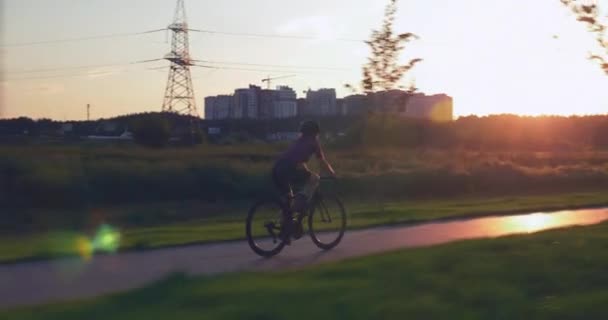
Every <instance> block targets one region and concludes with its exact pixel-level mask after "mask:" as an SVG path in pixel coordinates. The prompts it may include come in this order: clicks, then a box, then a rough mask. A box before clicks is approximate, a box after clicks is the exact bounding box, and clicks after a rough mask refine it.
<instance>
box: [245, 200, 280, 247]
mask: <svg viewBox="0 0 608 320" xmlns="http://www.w3.org/2000/svg"><path fill="white" fill-rule="evenodd" d="M283 212H284V208H283V205H282V204H281V202H280V201H278V200H264V201H259V202H257V203H256V204H254V205H253V207H251V209H250V210H249V214H248V215H247V222H246V231H245V232H246V235H247V242H248V243H249V247H251V249H252V250H253V252H255V253H256V254H258V255H260V256H262V257H265V258H269V257H272V256H274V255H277V254H279V252H281V250H283V247H284V246H285V242H284V241H282V240H281V238H280V234H281V230H282V228H283V226H282V225H281V222H282V221H283V219H282V215H283Z"/></svg>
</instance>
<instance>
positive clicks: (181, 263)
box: [0, 209, 608, 308]
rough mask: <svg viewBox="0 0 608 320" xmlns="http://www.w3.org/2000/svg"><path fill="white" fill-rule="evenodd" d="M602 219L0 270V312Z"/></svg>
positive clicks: (373, 234) (354, 236) (551, 217)
mask: <svg viewBox="0 0 608 320" xmlns="http://www.w3.org/2000/svg"><path fill="white" fill-rule="evenodd" d="M605 220H608V209H593V210H578V211H563V212H557V213H552V214H530V215H518V216H510V217H491V218H480V219H472V220H464V221H455V222H444V223H429V224H421V225H416V226H409V227H404V226H402V227H382V228H373V229H367V230H357V231H349V232H347V234H346V236H345V237H344V239H343V241H342V243H341V244H340V245H339V246H338V247H337V248H335V249H334V250H332V251H329V252H321V251H319V249H317V248H316V247H315V246H314V245H313V243H312V242H311V241H310V239H309V238H307V237H305V238H302V239H301V240H299V241H296V242H294V244H293V245H292V246H290V247H286V248H285V249H284V250H283V252H282V253H281V254H280V255H279V256H277V257H275V258H272V259H262V258H259V257H257V256H256V255H254V254H253V252H252V251H251V250H250V249H249V247H248V245H247V243H246V242H230V243H220V244H208V245H198V246H189V247H181V248H171V249H160V250H153V251H144V252H130V253H122V254H117V255H105V256H98V257H95V258H94V259H93V260H91V261H89V262H83V261H82V260H80V259H62V260H55V261H43V262H28V263H22V264H15V265H4V266H2V265H0V308H8V307H15V306H26V305H37V304H44V303H50V302H57V301H66V300H75V299H86V298H91V297H95V296H99V295H103V294H108V293H114V292H120V291H124V290H128V289H133V288H137V287H140V286H143V285H146V284H149V283H151V282H154V281H157V280H160V279H162V278H164V277H166V276H167V275H169V274H171V273H176V272H183V273H187V274H192V275H199V274H217V273H224V272H235V271H243V270H284V269H286V268H296V267H302V266H308V265H314V264H318V263H322V262H327V261H337V260H342V259H345V258H352V257H358V256H364V255H369V254H375V253H381V252H386V251H390V250H395V249H400V248H408V247H420V246H430V245H435V244H440V243H446V242H450V241H456V240H461V239H471V238H484V237H497V236H503V235H508V234H513V233H521V232H534V231H539V230H545V229H550V228H555V227H563V226H568V225H589V224H595V223H599V222H601V221H605Z"/></svg>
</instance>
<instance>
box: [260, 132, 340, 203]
mask: <svg viewBox="0 0 608 320" xmlns="http://www.w3.org/2000/svg"><path fill="white" fill-rule="evenodd" d="M300 133H301V135H300V138H298V140H296V141H295V142H294V143H293V144H292V145H291V146H290V147H289V148H288V149H287V151H285V152H284V153H283V154H281V155H280V156H279V158H278V159H277V161H276V162H275V164H274V167H273V168H272V179H273V181H274V184H275V186H276V187H277V189H278V190H279V192H281V195H289V194H290V193H291V191H292V190H291V186H292V185H293V184H294V183H298V184H302V185H303V187H302V188H301V189H300V190H299V191H298V192H297V194H296V195H295V199H294V204H293V211H294V212H298V213H301V212H303V211H304V210H305V209H306V206H307V203H308V201H309V200H310V199H311V197H312V196H313V194H314V192H315V190H316V189H317V187H318V186H319V180H320V177H319V175H318V174H316V173H314V172H311V171H310V170H309V169H308V167H307V166H306V163H307V162H308V160H310V157H311V156H312V155H313V154H315V155H316V157H317V159H319V162H320V167H321V170H324V171H326V172H327V173H328V174H329V175H331V176H332V177H335V175H336V173H335V171H334V169H333V168H332V167H331V165H330V164H329V162H327V160H326V159H325V154H324V153H323V149H322V148H321V145H320V144H319V133H320V128H319V124H318V123H317V122H315V121H305V122H304V123H302V125H301V126H300Z"/></svg>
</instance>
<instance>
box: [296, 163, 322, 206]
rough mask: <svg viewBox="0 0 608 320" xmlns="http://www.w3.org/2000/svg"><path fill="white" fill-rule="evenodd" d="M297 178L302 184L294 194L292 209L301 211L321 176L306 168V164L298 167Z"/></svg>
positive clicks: (317, 185) (315, 188)
mask: <svg viewBox="0 0 608 320" xmlns="http://www.w3.org/2000/svg"><path fill="white" fill-rule="evenodd" d="M298 180H300V181H302V182H303V184H302V187H301V188H300V190H299V191H298V193H297V194H296V197H295V200H294V211H296V212H302V211H304V210H305V209H306V206H307V204H308V202H309V201H310V199H311V198H312V196H313V195H314V193H315V191H316V190H317V188H318V187H319V182H320V180H321V178H320V177H319V175H317V174H316V173H314V172H311V171H310V170H308V168H307V167H306V166H302V167H298Z"/></svg>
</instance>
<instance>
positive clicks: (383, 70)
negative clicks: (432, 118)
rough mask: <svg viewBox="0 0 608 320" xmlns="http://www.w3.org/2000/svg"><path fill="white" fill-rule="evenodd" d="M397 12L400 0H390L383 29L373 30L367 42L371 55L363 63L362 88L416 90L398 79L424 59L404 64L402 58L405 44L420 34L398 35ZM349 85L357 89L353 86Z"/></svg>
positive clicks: (367, 89) (369, 92)
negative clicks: (396, 31) (401, 61)
mask: <svg viewBox="0 0 608 320" xmlns="http://www.w3.org/2000/svg"><path fill="white" fill-rule="evenodd" d="M396 13H397V0H390V1H389V3H388V5H387V6H386V9H385V12H384V22H383V24H382V28H381V29H380V30H373V31H372V35H371V37H370V40H368V41H366V42H365V43H366V44H367V45H368V46H369V47H370V49H371V55H370V57H369V58H368V61H367V63H366V64H365V65H364V66H363V79H362V81H361V88H362V89H363V92H364V93H366V94H368V95H370V94H372V93H374V92H376V91H379V90H392V89H407V90H408V91H409V92H414V91H415V90H416V88H415V87H414V85H409V86H408V87H407V88H406V87H405V86H403V85H399V82H400V81H401V80H402V79H403V77H404V76H405V75H406V74H407V73H408V72H409V71H410V70H412V68H414V66H415V65H416V64H417V63H419V62H421V61H422V59H420V58H415V59H411V60H410V61H408V62H407V63H405V64H403V65H401V64H400V62H399V58H400V57H401V53H402V52H403V50H404V49H405V44H406V43H408V42H410V41H412V40H414V39H418V36H417V35H415V34H413V33H410V32H407V33H402V34H396V33H395V31H394V30H393V29H394V23H395V15H396ZM346 87H347V88H350V89H353V90H355V88H354V87H353V86H352V85H346Z"/></svg>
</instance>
